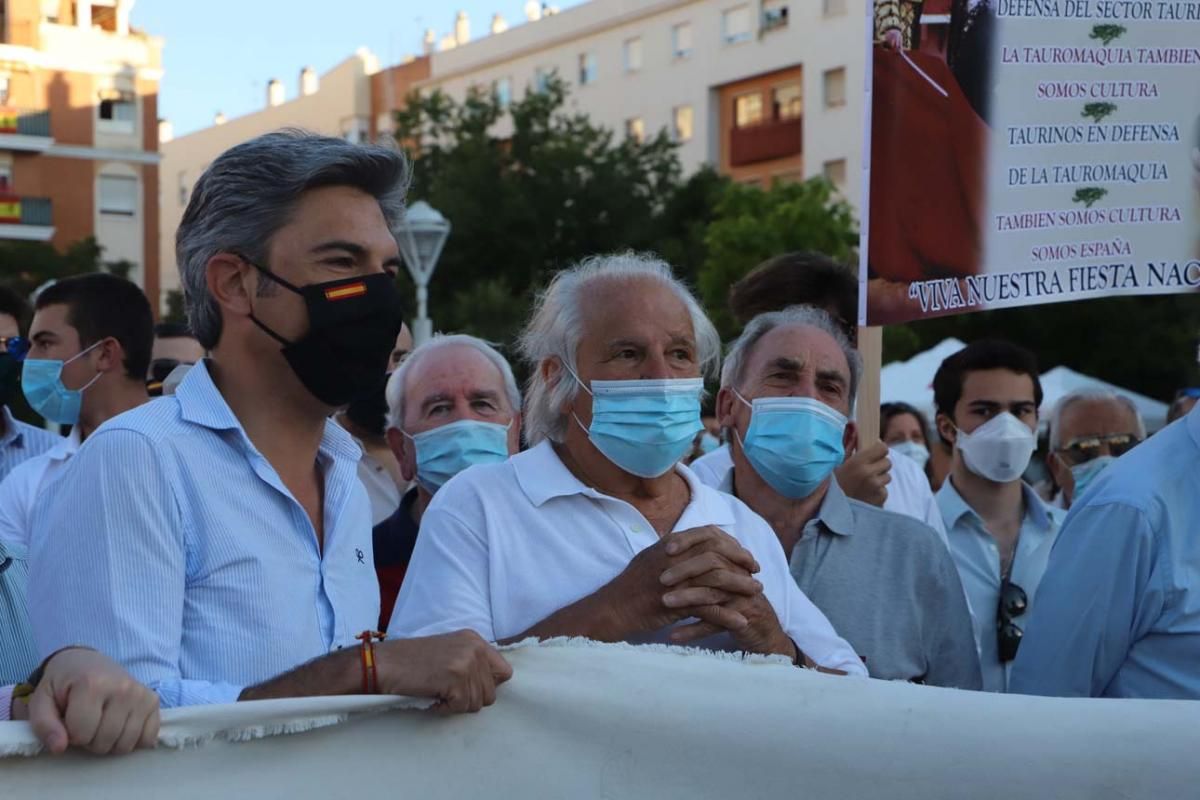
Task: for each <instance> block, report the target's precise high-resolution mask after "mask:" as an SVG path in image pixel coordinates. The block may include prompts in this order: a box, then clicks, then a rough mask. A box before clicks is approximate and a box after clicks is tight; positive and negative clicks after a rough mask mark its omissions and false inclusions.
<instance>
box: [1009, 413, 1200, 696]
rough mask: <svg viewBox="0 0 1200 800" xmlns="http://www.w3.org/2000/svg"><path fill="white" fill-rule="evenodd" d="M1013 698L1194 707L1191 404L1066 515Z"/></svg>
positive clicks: (1196, 631)
mask: <svg viewBox="0 0 1200 800" xmlns="http://www.w3.org/2000/svg"><path fill="white" fill-rule="evenodd" d="M1012 690H1013V691H1014V692H1022V693H1025V694H1042V695H1057V696H1083V697H1088V696H1091V697H1148V698H1183V699H1192V700H1200V407H1197V408H1196V409H1194V410H1193V411H1192V412H1191V413H1190V414H1188V415H1187V417H1185V418H1184V419H1181V420H1179V421H1177V422H1175V423H1174V424H1172V425H1171V426H1170V427H1168V428H1166V429H1165V430H1162V431H1160V432H1158V433H1156V434H1155V435H1154V436H1152V437H1150V439H1148V440H1146V441H1145V442H1143V443H1142V444H1140V445H1138V446H1137V448H1136V449H1134V450H1133V451H1131V452H1130V453H1129V454H1128V455H1125V456H1123V457H1122V458H1121V459H1120V460H1118V461H1117V463H1115V464H1113V465H1112V466H1111V467H1109V468H1108V469H1107V470H1105V471H1104V473H1103V474H1102V475H1101V476H1100V477H1099V478H1097V479H1096V482H1095V484H1094V485H1093V487H1091V488H1089V489H1088V491H1087V492H1086V493H1085V494H1084V496H1083V497H1082V498H1081V499H1080V500H1079V502H1077V503H1075V504H1074V505H1073V506H1072V507H1071V513H1070V514H1069V515H1068V516H1067V520H1066V523H1065V524H1064V526H1063V531H1062V533H1061V534H1060V535H1059V537H1058V543H1057V544H1056V545H1055V546H1054V552H1053V553H1052V554H1051V556H1050V566H1049V567H1048V569H1047V570H1046V585H1045V586H1044V587H1043V589H1042V591H1041V593H1040V594H1039V595H1038V606H1037V609H1036V612H1035V613H1034V614H1033V618H1032V619H1031V620H1030V623H1029V625H1028V626H1027V627H1026V630H1025V639H1024V641H1023V642H1022V643H1021V650H1020V652H1019V653H1018V656H1017V660H1016V663H1015V665H1014V668H1013V673H1012Z"/></svg>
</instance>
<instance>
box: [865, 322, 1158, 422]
mask: <svg viewBox="0 0 1200 800" xmlns="http://www.w3.org/2000/svg"><path fill="white" fill-rule="evenodd" d="M964 347H966V345H965V344H964V343H963V342H961V341H959V340H958V339H946V340H944V341H942V342H940V343H939V344H937V345H935V346H933V347H931V348H930V349H928V350H926V351H925V352H923V353H918V354H917V355H915V356H913V357H912V358H910V359H908V360H907V361H894V362H892V363H891V364H888V365H887V366H885V367H884V368H883V369H882V370H881V371H880V392H879V396H880V399H881V400H882V401H883V402H885V403H896V402H901V403H908V404H909V405H911V406H913V407H914V408H916V409H918V410H919V411H921V412H923V413H924V414H925V415H926V416H927V417H928V419H929V424H931V425H932V424H933V417H934V414H935V408H934V404H933V376H934V375H935V374H936V373H937V370H938V367H939V366H940V365H941V363H942V362H943V361H945V360H946V359H947V358H948V357H949V356H952V355H954V354H955V353H957V352H958V351H959V350H961V349H963V348H964ZM1041 379H1042V392H1043V394H1044V398H1043V400H1042V408H1041V417H1042V423H1043V427H1042V430H1043V432H1045V426H1046V424H1048V421H1049V419H1050V414H1051V412H1052V411H1053V410H1054V406H1055V405H1056V404H1057V403H1058V401H1059V400H1061V399H1062V398H1064V397H1066V396H1067V395H1068V394H1071V393H1072V392H1077V391H1111V392H1114V393H1116V394H1119V395H1122V396H1124V397H1128V398H1129V399H1130V400H1131V401H1132V402H1133V404H1134V405H1135V406H1136V407H1137V409H1138V411H1139V412H1140V413H1141V415H1142V419H1143V420H1144V421H1145V423H1146V430H1147V431H1149V432H1151V433H1153V432H1154V431H1156V430H1158V429H1159V428H1161V427H1163V425H1165V424H1166V420H1167V404H1166V403H1162V402H1159V401H1158V400H1155V399H1153V398H1150V397H1146V396H1145V395H1143V394H1139V393H1137V392H1134V391H1131V390H1129V389H1125V388H1122V387H1120V386H1115V385H1113V384H1111V383H1108V382H1106V381H1102V380H1100V379H1099V378H1093V377H1091V376H1089V375H1084V374H1083V373H1081V372H1076V371H1075V370H1073V369H1071V368H1070V367H1055V368H1054V369H1051V370H1048V371H1047V372H1044V373H1042V376H1041Z"/></svg>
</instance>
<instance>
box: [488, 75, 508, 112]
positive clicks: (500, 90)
mask: <svg viewBox="0 0 1200 800" xmlns="http://www.w3.org/2000/svg"><path fill="white" fill-rule="evenodd" d="M492 91H494V92H495V93H496V102H497V103H499V105H500V107H501V108H508V107H509V106H510V105H512V78H500V79H499V80H497V81H496V82H495V83H494V84H492Z"/></svg>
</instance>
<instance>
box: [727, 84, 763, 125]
mask: <svg viewBox="0 0 1200 800" xmlns="http://www.w3.org/2000/svg"><path fill="white" fill-rule="evenodd" d="M762 118H763V102H762V92H753V93H751V94H743V95H739V96H737V97H735V98H733V125H734V127H735V128H748V127H750V126H751V125H757V124H759V123H760V122H762Z"/></svg>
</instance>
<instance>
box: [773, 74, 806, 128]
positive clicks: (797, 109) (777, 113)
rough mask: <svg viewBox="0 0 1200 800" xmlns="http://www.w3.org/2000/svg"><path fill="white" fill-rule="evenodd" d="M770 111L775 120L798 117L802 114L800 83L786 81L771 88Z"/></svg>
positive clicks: (802, 104)
mask: <svg viewBox="0 0 1200 800" xmlns="http://www.w3.org/2000/svg"><path fill="white" fill-rule="evenodd" d="M771 112H772V116H773V117H774V118H775V119H777V120H784V119H799V118H800V116H801V115H803V114H804V99H803V95H802V94H801V91H800V84H798V83H787V84H784V85H783V86H776V87H775V88H774V89H772V90H771Z"/></svg>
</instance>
